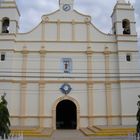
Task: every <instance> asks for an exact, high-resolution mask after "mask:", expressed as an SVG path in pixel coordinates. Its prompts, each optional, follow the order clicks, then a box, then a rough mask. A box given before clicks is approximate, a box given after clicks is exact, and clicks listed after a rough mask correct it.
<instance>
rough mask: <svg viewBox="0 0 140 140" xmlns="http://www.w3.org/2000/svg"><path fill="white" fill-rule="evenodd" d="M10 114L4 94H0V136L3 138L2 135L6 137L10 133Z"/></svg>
mask: <svg viewBox="0 0 140 140" xmlns="http://www.w3.org/2000/svg"><path fill="white" fill-rule="evenodd" d="M9 117H10V114H9V111H8V108H7V101H6V99H5V94H4V95H2V96H1V101H0V136H1V137H2V138H4V135H5V137H6V138H8V135H9V133H10V129H9V127H10V120H9Z"/></svg>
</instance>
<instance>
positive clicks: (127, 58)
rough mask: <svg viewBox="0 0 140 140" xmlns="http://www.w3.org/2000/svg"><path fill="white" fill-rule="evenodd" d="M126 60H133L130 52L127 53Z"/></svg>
mask: <svg viewBox="0 0 140 140" xmlns="http://www.w3.org/2000/svg"><path fill="white" fill-rule="evenodd" d="M126 61H127V62H130V61H131V55H130V54H127V55H126Z"/></svg>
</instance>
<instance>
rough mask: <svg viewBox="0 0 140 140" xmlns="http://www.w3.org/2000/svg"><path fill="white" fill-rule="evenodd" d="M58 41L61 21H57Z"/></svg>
mask: <svg viewBox="0 0 140 140" xmlns="http://www.w3.org/2000/svg"><path fill="white" fill-rule="evenodd" d="M57 41H60V20H57Z"/></svg>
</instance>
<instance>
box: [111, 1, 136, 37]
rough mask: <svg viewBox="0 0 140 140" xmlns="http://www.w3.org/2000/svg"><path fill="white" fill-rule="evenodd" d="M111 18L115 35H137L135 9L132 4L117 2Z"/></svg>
mask: <svg viewBox="0 0 140 140" xmlns="http://www.w3.org/2000/svg"><path fill="white" fill-rule="evenodd" d="M111 17H112V32H113V34H117V35H136V25H135V16H134V8H133V6H132V5H131V4H130V2H126V1H125V0H117V3H116V5H115V7H114V10H113V13H112V16H111Z"/></svg>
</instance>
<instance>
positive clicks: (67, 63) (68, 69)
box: [62, 58, 72, 73]
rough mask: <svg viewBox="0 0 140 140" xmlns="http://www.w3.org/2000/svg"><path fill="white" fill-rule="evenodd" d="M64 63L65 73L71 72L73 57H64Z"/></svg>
mask: <svg viewBox="0 0 140 140" xmlns="http://www.w3.org/2000/svg"><path fill="white" fill-rule="evenodd" d="M62 65H63V71H64V73H70V72H71V70H72V60H71V58H62Z"/></svg>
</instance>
